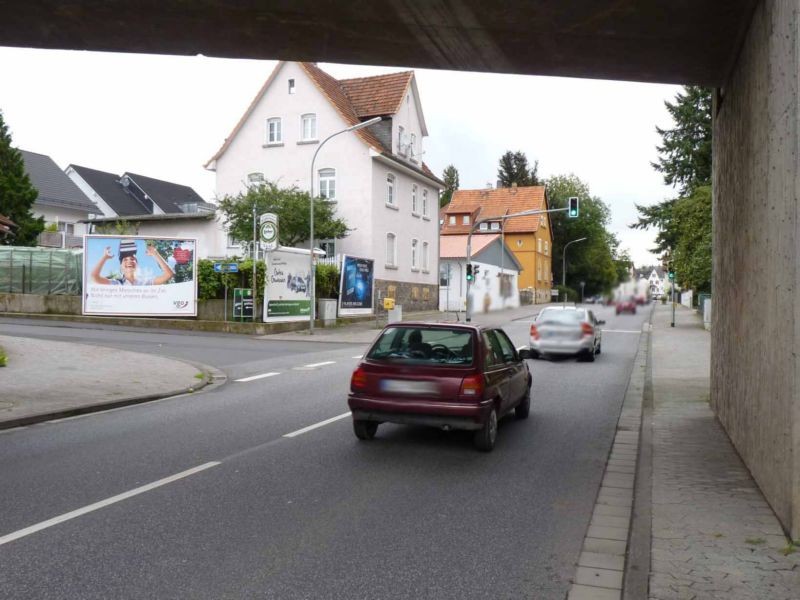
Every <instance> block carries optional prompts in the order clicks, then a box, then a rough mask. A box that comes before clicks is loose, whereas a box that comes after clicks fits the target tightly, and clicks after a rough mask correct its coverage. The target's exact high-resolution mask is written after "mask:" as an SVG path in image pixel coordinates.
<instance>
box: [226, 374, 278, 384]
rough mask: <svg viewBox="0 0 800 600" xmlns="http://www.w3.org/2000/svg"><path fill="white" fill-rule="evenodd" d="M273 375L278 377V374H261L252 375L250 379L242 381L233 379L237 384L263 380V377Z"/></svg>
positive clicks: (244, 378) (245, 378)
mask: <svg viewBox="0 0 800 600" xmlns="http://www.w3.org/2000/svg"><path fill="white" fill-rule="evenodd" d="M275 375H280V373H277V372H275V373H262V374H261V375H253V376H251V377H243V378H242V379H234V381H237V382H239V383H247V382H248V381H255V380H256V379H264V378H265V377H273V376H275Z"/></svg>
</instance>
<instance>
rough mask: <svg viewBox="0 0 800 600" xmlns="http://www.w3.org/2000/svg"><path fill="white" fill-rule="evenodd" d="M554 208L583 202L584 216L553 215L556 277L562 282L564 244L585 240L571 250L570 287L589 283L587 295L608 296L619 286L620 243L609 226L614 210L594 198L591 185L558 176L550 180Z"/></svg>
mask: <svg viewBox="0 0 800 600" xmlns="http://www.w3.org/2000/svg"><path fill="white" fill-rule="evenodd" d="M547 191H548V198H549V200H550V208H559V207H562V206H566V205H567V198H569V197H570V196H577V197H578V198H579V199H580V207H581V210H580V217H579V218H577V219H570V218H568V217H567V216H566V214H565V213H563V212H557V213H550V222H551V224H552V234H553V253H552V256H553V259H552V265H553V278H554V279H555V283H560V282H561V278H562V272H561V269H562V258H563V251H564V245H565V244H566V243H568V242H570V241H571V240H576V239H579V238H582V237H585V238H587V239H586V241H584V242H580V243H578V244H573V245H572V246H570V247H569V250H568V251H567V253H568V256H567V278H566V279H567V286H568V287H571V288H573V289H580V285H579V282H581V281H583V282H585V283H586V287H585V294H586V295H589V296H591V295H593V294H601V293H608V292H609V291H611V289H612V288H613V287H614V286H616V285H617V283H619V273H618V265H617V263H616V262H615V258H617V257H618V254H617V253H618V247H619V241H618V240H617V238H616V236H615V235H614V234H613V233H611V232H609V231H608V230H607V229H606V227H607V225H608V222H609V219H610V214H611V212H610V210H609V208H608V206H606V204H605V203H604V202H603V201H602V200H600V198H597V197H595V196H592V195H591V192H590V190H589V186H588V185H587V184H586V183H585V182H583V181H581V180H580V179H579V178H578V177H577V176H575V175H572V174H570V175H556V176H553V177H551V178H549V179H548V180H547Z"/></svg>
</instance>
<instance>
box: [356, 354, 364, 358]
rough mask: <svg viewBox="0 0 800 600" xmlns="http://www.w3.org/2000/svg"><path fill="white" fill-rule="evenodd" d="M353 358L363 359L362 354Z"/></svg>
mask: <svg viewBox="0 0 800 600" xmlns="http://www.w3.org/2000/svg"><path fill="white" fill-rule="evenodd" d="M353 358H364V355H363V354H359V355H358V356H354V357H353Z"/></svg>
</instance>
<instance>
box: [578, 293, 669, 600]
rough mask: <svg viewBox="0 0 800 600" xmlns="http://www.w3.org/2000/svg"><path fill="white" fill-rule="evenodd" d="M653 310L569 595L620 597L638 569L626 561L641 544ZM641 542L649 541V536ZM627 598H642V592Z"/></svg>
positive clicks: (598, 599) (602, 599) (587, 599)
mask: <svg viewBox="0 0 800 600" xmlns="http://www.w3.org/2000/svg"><path fill="white" fill-rule="evenodd" d="M653 310H654V309H653V308H651V310H650V317H649V318H648V319H647V320H646V321H645V322H644V323H643V324H642V333H641V335H640V337H639V347H638V349H637V350H636V356H635V357H634V359H633V368H632V370H631V375H630V379H629V381H628V386H627V388H626V390H625V398H624V401H623V403H622V410H621V411H620V416H619V420H618V421H617V428H616V434H615V436H614V443H613V445H612V447H611V451H610V453H609V456H608V459H607V461H606V468H605V471H604V473H603V480H602V483H601V484H600V489H599V491H598V494H597V498H596V499H595V504H594V509H593V511H592V517H591V521H590V522H589V526H588V528H587V531H586V535H585V536H584V540H583V547H582V548H581V553H580V556H579V558H578V562H577V564H576V567H575V574H574V575H573V577H572V585H571V586H570V589H569V592H568V594H567V598H568V600H621V599H622V598H623V586H624V584H625V585H631V584H632V583H633V581H634V578H635V577H637V576H638V574H639V571H638V569H641V567H640V566H639V565H638V562H639V561H637V563H634V562H633V561H631V555H630V550H631V548H632V547H633V548H636V549H637V552H638V550H639V548H640V546H641V545H642V543H641V542H642V537H641V535H640V528H639V527H638V526H637V525H639V523H640V522H639V521H638V517H637V515H636V513H637V512H638V511H639V510H640V506H639V503H636V504H635V503H634V500H635V496H636V495H635V490H637V489H638V488H640V487H641V486H646V485H647V483H648V482H646V481H643V480H642V478H641V473H640V472H639V470H638V469H639V468H640V462H641V453H640V448H641V445H640V432H641V430H642V412H643V404H644V396H645V389H646V387H645V384H646V379H647V377H646V374H647V367H648V365H649V355H650V351H649V350H650V349H649V344H650V336H651V334H652V325H651V322H652V318H653ZM648 511H649V508H648ZM648 514H649V513H648ZM635 526H637V527H636V530H635V531H634V527H635ZM647 527H648V529H647V532H646V535H647V536H649V522H648V523H647ZM646 541H648V544H647V545H648V546H649V537H648V538H646ZM647 552H648V557H647V563H646V566H647V569H646V571H649V547H648V548H647ZM637 556H638V555H637ZM642 558H643V557H642ZM644 576H645V585H646V583H647V576H648V573H647V572H645V573H644ZM637 583H638V580H637ZM635 587H637V588H638V587H639V586H638V585H637V586H635ZM646 589H647V588H646V587H645V590H646ZM632 591H633V590H632ZM625 597H626V598H627V597H628V596H627V595H626V596H625ZM632 597H638V598H641V597H646V594H645V596H641V595H640V596H632Z"/></svg>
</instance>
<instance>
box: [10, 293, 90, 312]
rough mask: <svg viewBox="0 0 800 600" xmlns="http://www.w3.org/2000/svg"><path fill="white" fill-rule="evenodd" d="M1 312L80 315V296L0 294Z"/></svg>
mask: <svg viewBox="0 0 800 600" xmlns="http://www.w3.org/2000/svg"><path fill="white" fill-rule="evenodd" d="M0 312H9V313H28V314H39V315H48V314H52V315H79V314H81V297H80V296H56V295H53V296H45V295H39V294H0Z"/></svg>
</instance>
